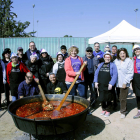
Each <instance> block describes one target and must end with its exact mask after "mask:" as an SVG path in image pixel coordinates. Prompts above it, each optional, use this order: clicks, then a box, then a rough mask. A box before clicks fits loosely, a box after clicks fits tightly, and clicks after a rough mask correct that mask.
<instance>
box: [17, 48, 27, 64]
mask: <svg viewBox="0 0 140 140" xmlns="http://www.w3.org/2000/svg"><path fill="white" fill-rule="evenodd" d="M17 55H18V60H19V61H20V62H22V63H23V64H25V62H26V60H27V57H26V55H25V54H23V48H22V47H18V48H17Z"/></svg>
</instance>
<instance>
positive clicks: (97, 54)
mask: <svg viewBox="0 0 140 140" xmlns="http://www.w3.org/2000/svg"><path fill="white" fill-rule="evenodd" d="M94 50H95V51H93V55H94V57H97V58H98V59H99V61H100V59H101V58H103V54H104V53H103V52H102V51H101V50H100V44H99V43H98V42H95V43H94Z"/></svg>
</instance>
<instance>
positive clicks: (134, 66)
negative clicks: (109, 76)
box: [134, 56, 138, 73]
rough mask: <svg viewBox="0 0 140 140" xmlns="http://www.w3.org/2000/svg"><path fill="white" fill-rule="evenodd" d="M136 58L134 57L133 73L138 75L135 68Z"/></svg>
mask: <svg viewBox="0 0 140 140" xmlns="http://www.w3.org/2000/svg"><path fill="white" fill-rule="evenodd" d="M136 58H137V57H136V56H135V57H134V73H138V72H137V68H136Z"/></svg>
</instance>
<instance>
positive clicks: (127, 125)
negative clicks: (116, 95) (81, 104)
mask: <svg viewBox="0 0 140 140" xmlns="http://www.w3.org/2000/svg"><path fill="white" fill-rule="evenodd" d="M2 96H3V99H4V94H2ZM119 107H120V106H119V102H118V107H117V109H116V110H115V111H112V112H111V115H110V116H109V117H108V118H105V117H104V116H101V115H100V113H101V111H102V109H101V107H100V105H99V104H98V103H96V105H95V106H94V107H93V108H90V111H91V112H92V114H91V115H88V116H87V119H86V121H85V122H84V123H83V124H82V125H81V126H80V127H79V128H78V129H77V130H76V131H75V135H74V133H72V132H69V133H66V134H63V135H57V136H47V137H42V138H39V140H72V139H75V140H83V139H84V140H93V139H95V140H140V136H139V132H140V119H133V116H134V115H136V113H137V108H136V100H135V95H134V94H133V93H132V90H131V89H130V90H129V94H128V98H127V109H128V114H127V116H126V118H125V119H121V118H120V114H119V113H118V111H119ZM29 139H30V137H29V134H27V133H24V132H22V131H20V130H19V129H17V128H16V126H15V125H14V122H13V120H12V117H11V116H10V114H9V113H8V111H7V110H6V109H4V110H3V111H0V140H29ZM31 139H32V140H33V139H34V137H31Z"/></svg>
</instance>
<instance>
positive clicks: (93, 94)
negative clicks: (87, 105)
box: [85, 82, 96, 101]
mask: <svg viewBox="0 0 140 140" xmlns="http://www.w3.org/2000/svg"><path fill="white" fill-rule="evenodd" d="M88 86H89V88H90V92H91V95H90V101H92V100H95V99H96V95H95V92H94V84H92V82H91V83H87V82H85V96H86V99H87V91H88Z"/></svg>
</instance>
